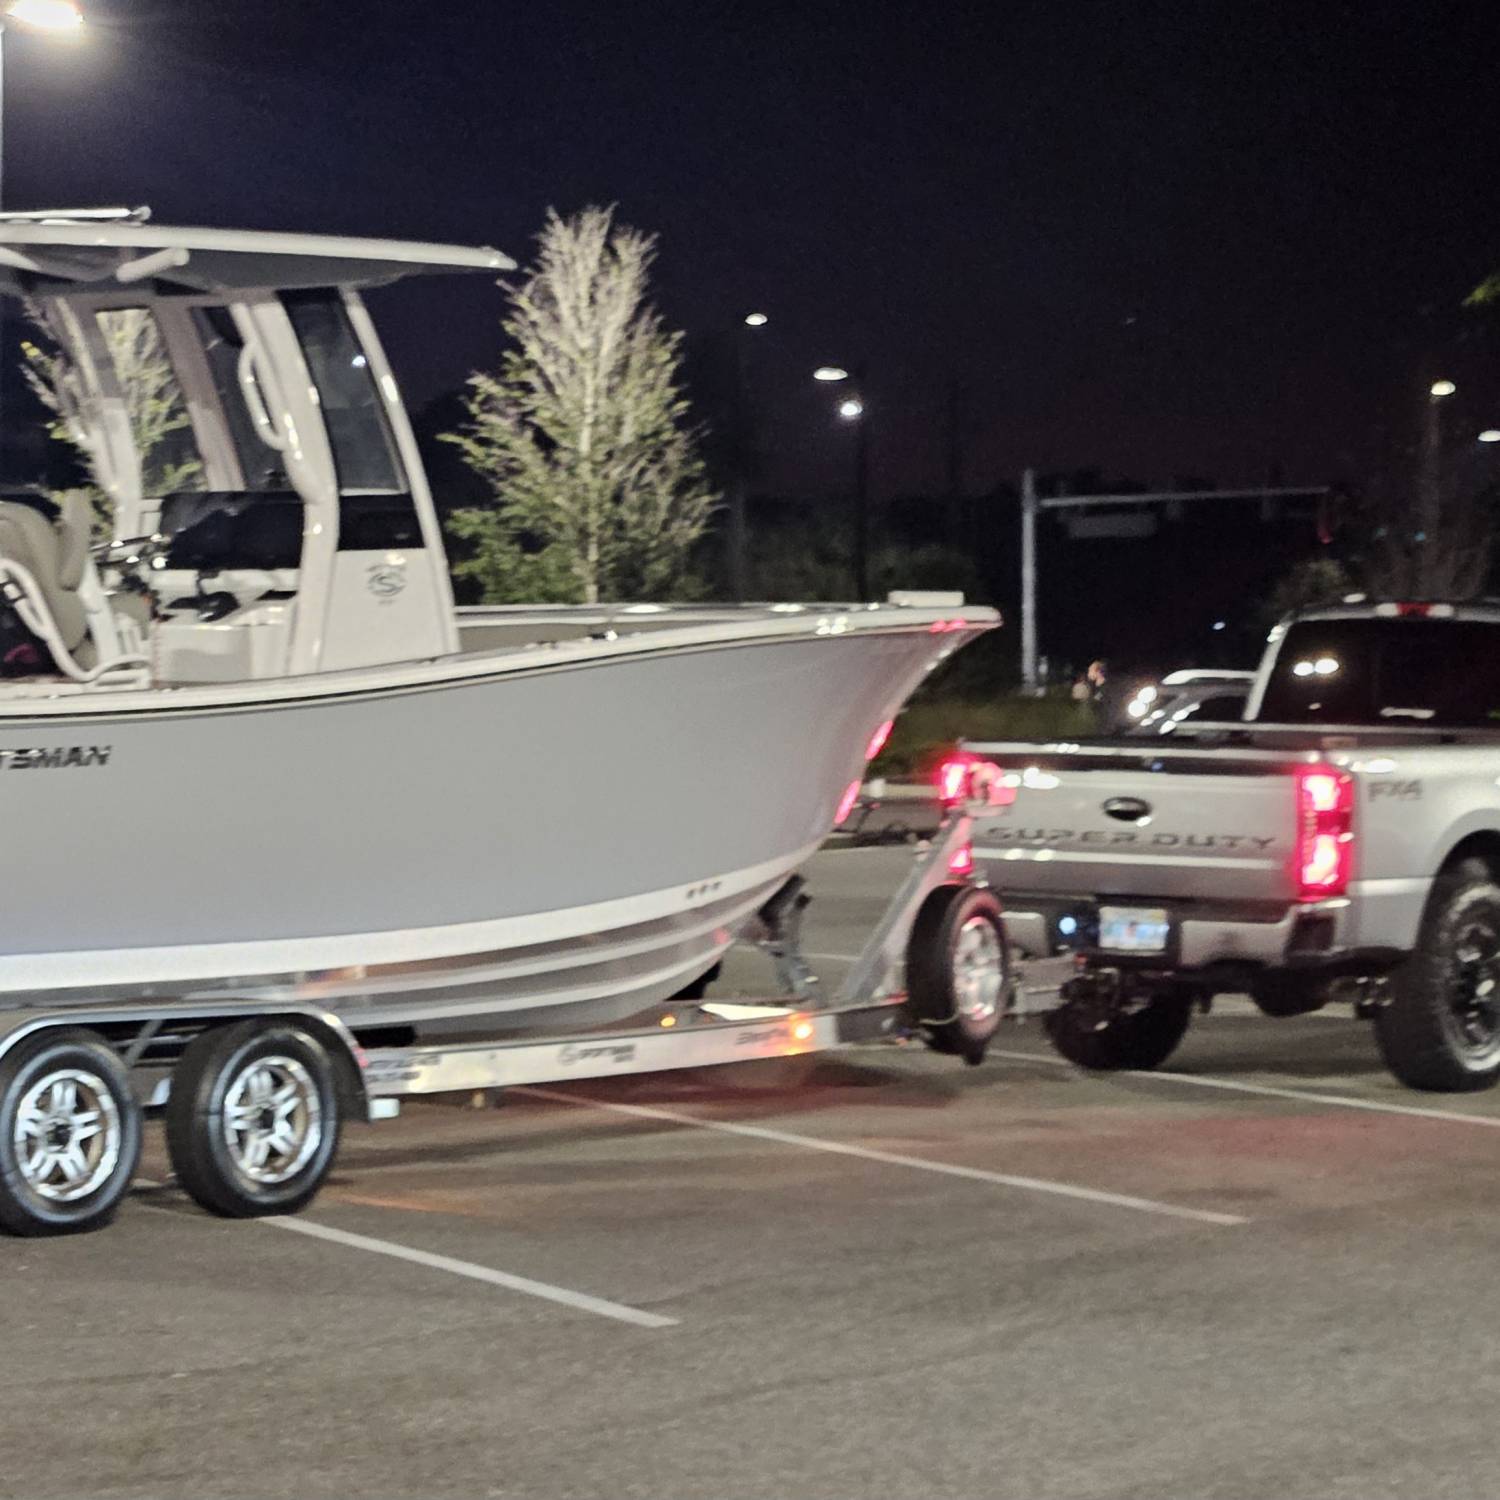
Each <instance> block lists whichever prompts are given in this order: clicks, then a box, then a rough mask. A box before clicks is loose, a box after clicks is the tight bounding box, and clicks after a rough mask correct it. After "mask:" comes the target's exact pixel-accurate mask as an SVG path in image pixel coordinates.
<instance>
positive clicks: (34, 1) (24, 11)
mask: <svg viewBox="0 0 1500 1500" xmlns="http://www.w3.org/2000/svg"><path fill="white" fill-rule="evenodd" d="M10 25H15V26H19V27H21V28H22V29H23V30H25V31H37V32H45V33H46V34H47V35H49V36H52V37H58V38H64V39H71V38H74V37H77V36H78V35H79V33H80V31H81V30H82V28H83V12H82V11H81V10H79V8H78V7H77V5H75V4H74V3H73V0H0V184H3V173H4V167H5V53H4V50H3V49H4V42H5V29H6V27H7V26H10ZM3 203H4V189H3V185H0V204H3Z"/></svg>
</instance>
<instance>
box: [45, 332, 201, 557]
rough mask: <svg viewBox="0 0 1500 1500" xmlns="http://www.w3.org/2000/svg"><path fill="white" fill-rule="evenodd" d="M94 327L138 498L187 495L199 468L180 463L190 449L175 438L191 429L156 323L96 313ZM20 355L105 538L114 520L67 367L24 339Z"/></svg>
mask: <svg viewBox="0 0 1500 1500" xmlns="http://www.w3.org/2000/svg"><path fill="white" fill-rule="evenodd" d="M28 311H29V312H30V315H31V319H32V322H33V324H34V325H35V326H36V327H37V329H38V330H39V331H45V327H46V325H45V323H44V322H43V321H42V319H41V317H40V316H39V315H38V314H37V313H36V311H35V310H32V309H28ZM99 323H100V327H101V329H102V330H103V333H104V341H105V344H106V346H107V347H108V349H109V355H110V361H111V363H112V364H113V366H114V374H115V380H116V381H117V383H118V384H119V387H120V392H121V394H122V396H123V397H124V400H125V409H126V411H127V413H128V414H129V418H130V430H131V434H132V436H133V437H134V439H135V446H136V452H137V453H138V454H139V455H140V460H141V485H142V489H143V491H144V493H146V494H148V495H169V494H171V493H172V492H173V491H174V490H183V489H190V488H192V487H193V486H194V485H196V484H198V483H200V482H201V480H200V476H201V474H202V465H201V464H200V463H199V461H198V459H197V458H196V457H183V456H182V455H183V451H184V448H186V450H187V451H188V452H189V453H191V452H192V448H193V445H192V443H191V441H187V442H186V443H184V441H183V440H182V439H181V438H177V437H176V436H175V434H178V433H181V434H183V436H184V437H187V436H188V435H189V432H190V429H191V425H192V424H191V419H190V418H189V416H188V413H187V406H186V405H185V403H184V402H183V399H182V390H181V388H180V387H179V386H178V384H177V375H176V373H175V371H174V370H173V369H172V362H171V360H170V358H169V357H168V355H167V350H166V347H165V345H164V344H163V343H162V338H161V332H160V330H159V329H158V328H157V326H156V319H155V318H153V317H152V316H151V314H150V313H149V312H148V311H146V309H144V308H138V307H127V308H120V309H117V310H114V311H110V312H105V313H101V314H100V315H99ZM49 343H50V339H49ZM21 353H22V355H23V356H24V358H25V365H24V367H23V368H24V373H25V376H26V383H27V385H29V386H30V387H31V389H32V391H33V392H34V393H35V395H36V397H37V399H38V400H39V401H40V402H41V403H42V405H43V406H44V407H45V408H46V409H47V411H48V413H49V414H50V415H49V418H48V422H47V431H48V432H49V433H50V434H51V435H52V436H53V437H55V438H57V439H58V440H59V441H60V442H64V443H67V444H69V445H70V446H71V447H72V448H73V449H74V450H75V451H76V452H77V454H78V456H79V458H80V459H81V460H82V462H83V465H84V467H85V468H86V469H87V470H88V473H89V477H90V478H91V479H92V480H93V481H94V483H93V486H92V488H91V489H90V491H89V495H90V498H91V500H92V501H93V505H94V515H95V523H96V524H95V531H96V532H103V533H107V532H108V531H109V530H110V526H111V522H112V520H113V517H112V516H111V514H110V506H109V501H108V498H107V496H106V494H105V491H104V485H103V482H102V479H101V476H100V475H99V473H98V470H97V468H96V466H95V460H94V455H93V453H92V452H91V451H90V449H89V446H88V444H87V442H86V441H85V439H84V434H83V431H82V429H81V428H80V427H79V425H78V423H77V421H76V419H75V417H74V415H73V414H74V413H75V412H76V410H77V407H78V392H79V387H78V382H77V377H76V375H75V372H74V370H73V365H72V361H71V360H70V359H69V357H68V355H67V354H66V352H64V351H63V350H62V349H59V348H57V347H55V346H53V347H50V348H43V347H42V346H41V345H40V344H38V343H36V342H34V341H32V340H29V339H28V340H26V341H25V342H23V343H22V345H21Z"/></svg>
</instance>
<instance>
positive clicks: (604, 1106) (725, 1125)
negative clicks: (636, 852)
mask: <svg viewBox="0 0 1500 1500" xmlns="http://www.w3.org/2000/svg"><path fill="white" fill-rule="evenodd" d="M510 1092H511V1093H513V1094H531V1095H533V1096H534V1097H536V1098H538V1099H551V1100H554V1101H556V1102H557V1103H559V1104H572V1105H576V1106H577V1107H578V1108H580V1109H598V1110H605V1111H607V1112H609V1113H611V1114H618V1115H633V1116H635V1117H636V1118H638V1119H644V1120H666V1121H668V1122H669V1123H671V1124H673V1125H691V1126H693V1127H695V1128H696V1129H698V1130H713V1131H717V1132H719V1133H720V1134H722V1135H740V1136H748V1137H750V1139H752V1140H758V1141H774V1142H776V1143H777V1144H778V1145H782V1146H801V1147H803V1148H804V1149H805V1150H808V1151H826V1152H828V1153H829V1154H830V1155H833V1156H856V1157H859V1158H860V1159H861V1160H862V1161H874V1162H880V1163H881V1164H883V1165H884V1166H888V1167H911V1168H914V1169H915V1170H917V1171H919V1172H936V1173H938V1174H939V1175H940V1176H943V1177H962V1178H966V1179H968V1180H969V1181H970V1182H987V1183H990V1184H991V1185H993V1186H995V1187H1008V1188H1020V1189H1022V1190H1023V1191H1025V1192H1030V1193H1049V1194H1051V1195H1053V1196H1054V1197H1058V1198H1076V1199H1079V1200H1081V1201H1082V1202H1084V1203H1104V1204H1108V1205H1109V1206H1110V1207H1111V1208H1128V1209H1134V1210H1135V1211H1136V1212H1138V1213H1147V1214H1161V1215H1163V1216H1164V1217H1166V1218H1169V1219H1191V1220H1193V1221H1194V1222H1196V1223H1199V1224H1221V1225H1223V1224H1244V1223H1246V1222H1248V1221H1247V1220H1246V1219H1244V1218H1243V1217H1242V1216H1241V1215H1239V1214H1223V1213H1216V1212H1214V1211H1213V1210H1211V1209H1206V1208H1182V1207H1180V1206H1178V1205H1177V1204H1175V1203H1158V1202H1157V1201H1156V1200H1155V1199H1154V1198H1132V1197H1130V1196H1129V1195H1128V1194H1125V1193H1107V1192H1104V1191H1103V1190H1101V1189H1099V1188H1090V1187H1079V1186H1077V1185H1075V1184H1074V1183H1070V1182H1050V1181H1048V1180H1047V1179H1046V1178H1044V1177H1017V1176H1014V1175H1012V1174H1011V1173H1009V1172H988V1171H985V1170H983V1169H982V1168H979V1167H960V1166H955V1165H954V1164H953V1163H951V1162H941V1161H927V1160H924V1159H923V1158H922V1157H919V1156H902V1155H900V1154H898V1153H897V1152H895V1151H876V1150H873V1149H872V1148H870V1147H868V1146H853V1145H849V1144H847V1143H846V1142H843V1141H825V1140H820V1139H818V1137H816V1136H810V1135H796V1134H794V1133H793V1132H792V1131H790V1130H770V1129H768V1128H767V1127H766V1126H764V1125H739V1124H735V1123H733V1122H732V1121H728V1120H700V1119H698V1118H696V1117H695V1116H693V1115H684V1114H679V1113H678V1112H677V1111H676V1110H673V1109H657V1108H655V1107H654V1106H646V1105H641V1104H613V1103H606V1102H605V1101H603V1100H600V1099H582V1098H578V1097H577V1096H575V1095H573V1094H563V1093H558V1092H557V1091H556V1090H554V1089H541V1088H532V1087H530V1086H528V1087H525V1088H514V1089H512V1090H511V1091H510Z"/></svg>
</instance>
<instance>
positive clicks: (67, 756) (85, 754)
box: [0, 745, 114, 771]
mask: <svg viewBox="0 0 1500 1500" xmlns="http://www.w3.org/2000/svg"><path fill="white" fill-rule="evenodd" d="M113 749H114V746H113V745H57V746H52V747H48V748H41V749H30V748H23V749H19V750H7V749H3V748H0V771H65V770H68V769H69V768H70V767H75V766H76V767H86V766H107V765H108V764H109V752H110V751H111V750H113Z"/></svg>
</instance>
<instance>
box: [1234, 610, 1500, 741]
mask: <svg viewBox="0 0 1500 1500" xmlns="http://www.w3.org/2000/svg"><path fill="white" fill-rule="evenodd" d="M1256 717H1257V718H1259V719H1260V720H1261V721H1262V722H1265V723H1275V724H1305V723H1309V722H1313V723H1324V724H1412V725H1421V724H1427V725H1431V726H1432V727H1434V728H1437V727H1439V726H1442V727H1445V728H1458V729H1465V728H1467V729H1475V728H1481V727H1490V728H1493V727H1497V726H1500V622H1497V623H1491V622H1489V621H1484V620H1432V619H1427V620H1422V619H1405V620H1402V619H1397V620H1387V619H1373V620H1371V619H1363V620H1302V621H1299V622H1298V623H1297V624H1295V625H1293V626H1292V627H1291V628H1290V629H1289V630H1288V631H1287V633H1286V636H1285V638H1284V639H1283V640H1282V643H1281V650H1280V651H1279V652H1278V653H1277V656H1276V667H1275V670H1274V672H1273V673H1272V676H1271V680H1270V682H1269V683H1268V684H1267V685H1266V693H1265V697H1264V698H1263V699H1262V700H1261V705H1260V712H1259V713H1258V714H1257V716H1256Z"/></svg>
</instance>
